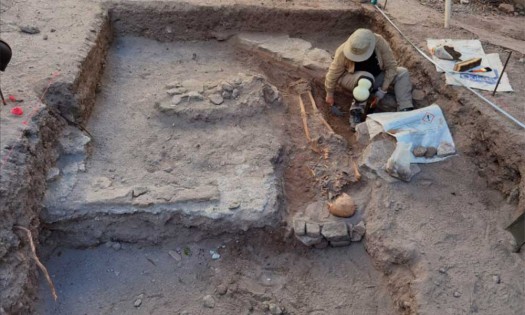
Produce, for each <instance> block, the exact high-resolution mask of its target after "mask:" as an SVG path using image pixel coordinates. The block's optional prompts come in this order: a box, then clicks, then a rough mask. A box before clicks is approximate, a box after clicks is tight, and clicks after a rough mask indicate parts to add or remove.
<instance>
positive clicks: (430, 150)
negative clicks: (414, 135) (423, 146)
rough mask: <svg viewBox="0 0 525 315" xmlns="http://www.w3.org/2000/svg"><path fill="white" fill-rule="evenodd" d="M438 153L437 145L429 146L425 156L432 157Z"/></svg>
mask: <svg viewBox="0 0 525 315" xmlns="http://www.w3.org/2000/svg"><path fill="white" fill-rule="evenodd" d="M436 154H437V149H436V148H435V147H427V152H426V153H425V157H426V158H427V159H428V158H431V157H434V156H435V155H436Z"/></svg>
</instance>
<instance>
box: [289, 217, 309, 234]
mask: <svg viewBox="0 0 525 315" xmlns="http://www.w3.org/2000/svg"><path fill="white" fill-rule="evenodd" d="M292 224H293V230H294V233H295V235H297V236H303V235H306V222H305V221H304V220H298V219H294V220H293V223H292Z"/></svg>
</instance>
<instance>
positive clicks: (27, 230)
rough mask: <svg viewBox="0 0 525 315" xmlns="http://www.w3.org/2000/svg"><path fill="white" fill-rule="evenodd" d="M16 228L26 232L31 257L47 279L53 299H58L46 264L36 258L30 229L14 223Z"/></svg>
mask: <svg viewBox="0 0 525 315" xmlns="http://www.w3.org/2000/svg"><path fill="white" fill-rule="evenodd" d="M14 227H15V228H17V229H20V230H22V231H24V232H26V234H27V238H28V239H29V246H30V247H31V252H32V253H33V259H34V260H35V262H36V265H37V266H38V267H39V268H40V270H42V272H43V273H44V277H45V278H46V280H47V283H48V284H49V287H50V288H51V294H52V295H53V299H54V300H55V301H56V300H57V299H58V295H57V291H56V289H55V285H54V284H53V280H51V277H50V276H49V272H47V268H46V266H44V264H42V262H40V259H38V256H37V255H36V248H35V243H33V235H32V234H31V231H30V230H29V229H27V228H25V227H23V226H19V225H15V226H14Z"/></svg>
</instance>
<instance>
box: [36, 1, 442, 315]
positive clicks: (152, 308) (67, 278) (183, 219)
mask: <svg viewBox="0 0 525 315" xmlns="http://www.w3.org/2000/svg"><path fill="white" fill-rule="evenodd" d="M109 12H110V19H111V24H112V27H113V30H114V33H115V35H116V36H115V38H114V40H113V44H112V46H111V48H110V49H109V52H108V57H107V60H106V67H105V73H104V76H103V78H102V80H101V82H100V85H99V88H98V91H97V99H96V102H95V106H94V108H93V110H89V109H88V110H86V111H85V113H82V114H81V116H83V117H84V120H85V121H86V123H85V127H86V128H87V129H88V130H89V132H90V133H91V134H92V135H93V140H92V142H91V143H88V144H87V151H86V152H82V150H77V149H78V148H79V147H78V145H79V144H82V143H85V142H87V138H85V137H83V136H82V135H81V134H80V133H79V132H78V131H76V130H73V129H66V134H65V136H64V137H63V139H62V140H61V145H62V150H63V151H64V152H67V154H64V155H63V156H62V157H61V158H59V160H58V162H57V168H58V169H59V170H60V172H59V176H58V177H57V178H55V179H53V180H52V181H51V182H50V183H49V190H48V193H47V196H46V201H45V205H46V209H45V210H44V211H43V214H42V221H43V223H44V226H45V227H46V232H45V233H44V237H46V238H47V242H46V245H45V246H44V247H45V248H44V252H46V253H47V254H46V256H47V257H48V259H47V262H46V264H47V265H48V267H49V269H50V272H51V275H52V277H53V279H54V280H55V285H56V286H57V289H58V293H59V296H61V298H60V300H59V302H57V303H54V302H53V301H52V299H51V298H50V297H49V289H48V288H47V285H46V283H45V282H44V280H43V279H41V281H40V287H39V296H40V300H39V302H38V305H37V313H38V314H72V313H88V314H89V313H107V314H122V313H133V314H165V313H175V314H178V313H179V312H180V313H182V312H184V311H187V312H190V313H191V314H193V313H202V314H234V313H242V312H244V311H246V312H248V313H253V314H259V313H261V314H262V313H264V312H265V308H266V307H268V304H269V303H270V304H272V303H273V304H278V305H280V306H281V307H283V308H285V309H286V310H287V311H288V312H290V313H297V314H306V313H309V314H347V313H349V312H352V313H354V314H370V313H378V314H386V313H389V314H392V313H395V312H397V311H398V310H397V308H396V307H394V305H393V304H392V301H391V298H390V294H391V293H390V292H389V291H388V289H387V286H386V285H385V283H384V280H383V278H382V277H381V276H380V274H379V272H378V271H377V270H375V269H374V267H373V263H372V261H371V260H370V258H369V257H368V255H367V253H366V252H365V250H364V248H363V246H362V245H361V244H359V243H357V244H355V245H352V246H350V247H347V248H330V249H325V250H320V251H317V250H314V251H310V250H308V249H305V248H302V247H295V246H292V245H290V244H289V242H288V243H283V242H282V236H281V232H282V229H281V228H280V227H279V226H280V224H281V222H283V221H285V220H286V219H287V217H288V216H290V215H291V214H293V212H294V211H296V210H294V208H300V207H304V206H306V205H307V204H308V202H309V201H311V200H310V199H312V198H314V197H315V193H313V192H312V189H314V187H315V186H313V185H311V186H309V185H308V184H306V185H305V186H309V187H308V188H309V189H308V190H305V191H304V192H298V193H295V192H294V193H293V195H294V197H292V199H293V200H288V199H290V197H289V196H286V195H285V194H284V193H283V187H286V185H287V183H285V182H284V181H283V178H284V179H285V180H286V178H290V177H287V176H286V174H285V173H286V169H285V167H286V165H289V164H293V163H294V162H293V160H288V159H286V158H285V157H284V154H285V153H287V154H288V153H290V151H289V150H286V149H283V148H287V147H289V146H294V145H298V143H301V142H302V141H305V139H304V136H303V134H302V130H301V129H300V128H295V129H293V128H292V129H290V128H289V127H288V128H287V126H286V125H287V124H295V126H296V127H297V126H300V120H299V118H298V117H299V112H298V110H297V109H296V108H295V106H296V105H295V104H293V100H294V99H293V97H292V96H290V95H289V92H290V91H289V90H288V89H287V87H288V85H289V84H290V83H292V82H293V81H294V80H297V79H299V78H306V79H308V80H311V82H312V83H313V91H314V97H315V98H316V101H317V102H318V103H320V102H322V96H321V94H322V93H321V92H320V91H321V89H322V75H320V73H322V71H316V70H315V69H314V70H312V69H304V68H302V67H300V66H298V65H297V64H294V63H290V62H289V60H277V61H276V60H275V59H272V58H269V59H266V57H268V56H270V57H271V55H272V53H271V52H270V53H269V52H268V51H265V50H264V49H263V51H262V52H260V53H259V52H257V53H255V52H254V51H252V50H251V49H240V48H239V45H238V41H236V40H235V35H237V34H239V33H243V32H258V33H263V34H271V35H273V36H281V35H282V34H286V35H288V36H290V37H291V38H302V39H304V40H306V41H309V42H311V43H312V45H313V47H316V48H321V49H327V50H329V51H330V52H331V53H333V51H334V50H335V48H336V47H337V46H338V45H339V44H340V43H341V42H342V41H343V40H344V39H346V37H347V36H348V34H350V33H351V32H352V31H353V30H355V29H356V28H357V27H367V26H368V27H371V28H373V29H375V30H376V31H378V32H381V31H383V29H382V28H381V27H380V26H375V27H374V25H375V23H372V22H373V21H375V20H374V19H373V17H374V16H373V15H370V13H369V12H368V13H367V12H363V11H362V10H353V11H352V10H349V11H313V10H312V11H309V10H277V9H268V8H261V7H245V6H239V7H235V6H233V7H232V6H227V7H215V6H202V7H199V6H190V5H185V4H184V5H181V4H177V5H174V6H172V7H169V9H165V8H164V9H163V7H162V6H152V5H149V4H140V3H139V4H119V5H116V6H113V7H112V8H110V10H109ZM298 30H300V31H298ZM334 30H337V31H334ZM326 34H330V35H328V36H326ZM385 35H387V36H388V35H392V34H389V33H386V34H385ZM385 37H386V36H385ZM400 47H401V48H402V49H406V47H404V46H402V45H399V43H397V44H393V48H394V49H395V50H396V49H397V48H400ZM402 52H403V50H401V51H396V54H400V55H401V56H403V53H402ZM400 59H401V63H406V64H405V65H406V66H408V67H410V70H411V71H412V74H413V75H414V77H415V78H416V79H417V80H418V81H419V82H420V86H425V85H426V84H429V83H430V81H431V80H430V79H429V78H428V77H427V74H425V73H422V72H420V71H419V69H418V66H419V65H418V63H417V62H415V63H411V62H410V57H409V56H406V55H404V56H403V57H400ZM239 73H242V74H243V75H240V74H239ZM258 74H262V75H264V76H266V77H267V78H268V82H266V81H263V80H262V79H260V78H259V77H258V76H257V75H258ZM322 74H324V73H322ZM222 81H228V82H229V83H233V84H232V87H233V88H237V89H238V90H239V91H240V95H239V97H238V98H237V99H225V100H224V103H223V104H221V105H212V104H211V103H209V102H208V100H207V99H204V101H202V102H200V101H199V102H194V103H192V102H187V104H185V103H184V102H185V100H183V101H182V102H181V103H179V104H178V105H175V106H171V104H170V102H172V97H173V96H169V97H168V96H167V90H170V89H187V90H188V92H191V91H197V90H199V89H200V87H199V86H203V88H202V89H203V91H202V92H203V93H202V94H204V95H205V97H208V96H209V95H211V94H213V93H214V92H213V91H215V89H216V88H215V89H213V88H212V86H213V85H214V84H216V83H218V84H219V86H221V82H222ZM235 82H241V83H240V84H238V85H236V83H235ZM266 83H270V84H273V85H275V86H277V87H278V88H279V89H280V90H281V97H282V103H279V100H274V99H273V98H272V97H271V96H270V97H268V96H267V94H268V93H270V94H271V89H270V90H268V87H267V85H266ZM167 85H168V86H167ZM208 88H210V89H208ZM209 91H212V92H209ZM265 91H266V92H265ZM426 91H427V92H428V93H427V97H426V98H425V99H424V100H423V101H422V102H421V103H420V104H418V105H420V106H424V105H428V104H430V103H431V101H435V100H442V101H443V102H444V103H449V102H450V100H448V99H446V98H444V97H442V96H439V95H437V94H436V93H435V91H434V90H432V89H430V88H429V89H428V90H426ZM197 92H198V91H197ZM221 92H224V89H223V90H221ZM184 93H185V92H184ZM265 96H267V97H266V98H265ZM196 97H198V96H196ZM340 101H341V102H344V101H347V98H345V97H342V99H341V100H340ZM190 105H191V106H190ZM251 105H256V106H251ZM88 117H89V118H88ZM292 117H295V118H293V119H292ZM294 119H295V122H293V120H294ZM329 121H330V123H331V125H332V127H333V128H334V130H335V131H336V132H337V133H339V134H341V135H342V136H343V137H344V138H346V139H347V140H350V141H352V140H351V139H352V137H351V136H352V135H351V134H350V133H348V131H347V129H346V121H345V119H342V118H341V119H338V118H335V119H332V118H331V119H330V120H329ZM290 130H291V131H294V133H290ZM287 131H288V132H287ZM296 156H297V155H296ZM299 156H300V155H299ZM305 178H306V177H305ZM305 178H302V177H299V178H297V177H295V178H293V180H295V181H301V180H305ZM288 193H289V192H288ZM286 210H288V212H287V211H286ZM250 229H251V231H248V232H243V231H246V230H250ZM137 243H138V244H137ZM102 244H103V245H102ZM152 244H158V245H156V246H152ZM78 247H81V248H83V249H78ZM86 247H87V248H86ZM210 251H214V252H218V253H220V254H221V258H220V259H218V260H213V259H212V258H211V256H212V253H211V252H210ZM403 279H404V278H401V281H404V280H403ZM305 288H306V289H305ZM306 291H308V292H309V293H305V292H306ZM398 293H399V292H398ZM207 294H211V295H214V296H215V299H216V301H217V305H216V307H215V308H206V307H203V306H202V304H203V302H202V297H203V296H205V295H207ZM396 294H397V293H396ZM397 302H398V301H396V303H397ZM94 305H96V309H94V308H93V306H94Z"/></svg>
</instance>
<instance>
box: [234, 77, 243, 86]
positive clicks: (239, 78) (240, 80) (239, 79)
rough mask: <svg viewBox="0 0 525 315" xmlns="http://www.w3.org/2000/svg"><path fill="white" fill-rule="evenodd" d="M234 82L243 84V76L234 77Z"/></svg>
mask: <svg viewBox="0 0 525 315" xmlns="http://www.w3.org/2000/svg"><path fill="white" fill-rule="evenodd" d="M233 84H235V85H241V84H242V78H241V77H238V78H235V79H233Z"/></svg>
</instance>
